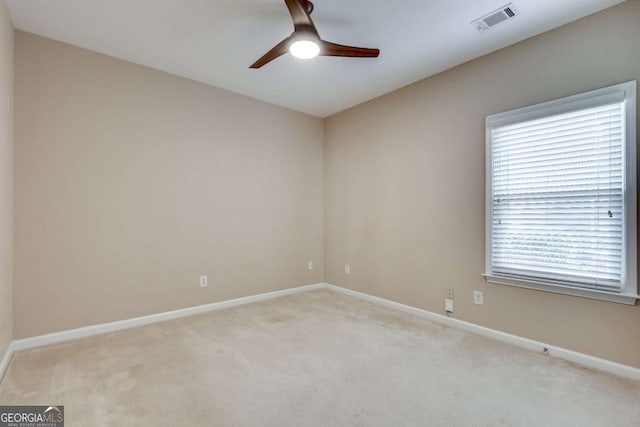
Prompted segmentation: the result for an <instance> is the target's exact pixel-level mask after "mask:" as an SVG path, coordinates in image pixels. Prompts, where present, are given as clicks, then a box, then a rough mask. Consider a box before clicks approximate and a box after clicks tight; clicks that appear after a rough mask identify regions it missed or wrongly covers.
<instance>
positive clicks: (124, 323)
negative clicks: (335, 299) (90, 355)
mask: <svg viewBox="0 0 640 427" xmlns="http://www.w3.org/2000/svg"><path fill="white" fill-rule="evenodd" d="M323 288H325V285H324V284H323V283H317V284H314V285H307V286H299V287H297V288H289V289H283V290H280V291H273V292H266V293H263V294H257V295H250V296H247V297H242V298H236V299H232V300H227V301H220V302H214V303H211V304H205V305H199V306H196V307H188V308H183V309H179V310H174V311H167V312H164V313H157V314H151V315H148V316H142V317H135V318H133V319H126V320H118V321H116V322H110V323H101V324H98V325H91V326H85V327H82V328H77V329H69V330H66V331H60V332H53V333H50V334H45V335H38V336H35V337H30V338H23V339H19V340H15V341H13V343H12V344H13V351H20V350H26V349H29V348H34V347H41V346H44V345H49V344H56V343H60V342H64V341H71V340H76V339H79V338H85V337H89V336H92V335H100V334H105V333H108V332H113V331H119V330H121V329H129V328H135V327H138V326H144V325H148V324H151V323H157V322H163V321H165V320H171V319H178V318H181V317H187V316H193V315H194V314H201V313H207V312H210V311H216V310H222V309H225V308H230V307H237V306H239V305H244V304H251V303H253V302H258V301H266V300H270V299H273V298H278V297H282V296H285V295H291V294H296V293H300V292H306V291H312V290H315V289H323Z"/></svg>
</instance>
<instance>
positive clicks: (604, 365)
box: [325, 283, 640, 381]
mask: <svg viewBox="0 0 640 427" xmlns="http://www.w3.org/2000/svg"><path fill="white" fill-rule="evenodd" d="M325 287H326V288H327V289H330V290H332V291H335V292H339V293H342V294H345V295H350V296H352V297H355V298H359V299H362V300H365V301H369V302H372V303H375V304H380V305H384V306H387V307H390V308H394V309H396V310H400V311H403V312H405V313H411V314H414V315H417V316H420V317H423V318H426V319H429V320H431V321H433V322H436V323H439V324H442V325H446V326H451V327H454V328H457V329H462V330H464V331H468V332H471V333H474V334H477V335H482V336H483V337H487V338H491V339H494V340H497V341H502V342H505V343H509V344H513V345H516V346H518V347H521V348H524V349H527V350H531V351H536V352H540V353H541V352H543V351H544V349H545V348H546V349H547V350H548V352H549V355H551V356H555V357H559V358H561V359H564V360H568V361H570V362H574V363H577V364H579V365H582V366H584V367H588V368H592V369H597V370H599V371H604V372H608V373H610V374H614V375H618V376H621V377H625V378H628V379H631V380H634V381H640V369H638V368H635V367H633V366H628V365H623V364H621V363H616V362H612V361H610V360H606V359H601V358H599V357H594V356H589V355H588V354H584V353H578V352H577V351H572V350H567V349H565V348H562V347H556V346H554V345H549V344H545V343H542V342H539V341H534V340H530V339H527V338H522V337H519V336H517V335H511V334H507V333H505V332H500V331H496V330H495V329H490V328H486V327H484V326H480V325H476V324H475V323H470V322H465V321H464V320H460V319H455V318H452V317H447V316H444V315H442V314H437V313H433V312H430V311H426V310H422V309H419V308H416V307H411V306H409V305H405V304H401V303H398V302H395V301H391V300H388V299H384V298H380V297H375V296H372V295H369V294H365V293H363V292H358V291H354V290H352V289H347V288H343V287H340V286H335V285H331V284H329V283H325Z"/></svg>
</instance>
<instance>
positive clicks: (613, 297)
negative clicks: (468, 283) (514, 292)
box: [483, 274, 640, 305]
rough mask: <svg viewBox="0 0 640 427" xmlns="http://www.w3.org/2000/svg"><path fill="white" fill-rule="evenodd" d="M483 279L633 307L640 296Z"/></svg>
mask: <svg viewBox="0 0 640 427" xmlns="http://www.w3.org/2000/svg"><path fill="white" fill-rule="evenodd" d="M483 276H484V279H485V280H486V281H487V282H489V283H496V284H498V285H507V286H515V287H518V288H526V289H534V290H536V291H543V292H552V293H556V294H564V295H571V296H575V297H582V298H591V299H597V300H602V301H609V302H617V303H620V304H628V305H635V303H636V301H637V300H638V298H640V295H636V294H630V293H624V294H623V293H620V294H617V293H613V292H604V291H597V290H593V289H577V288H571V287H568V286H562V285H552V284H549V283H542V282H533V281H528V280H527V281H525V280H518V279H513V278H510V277H502V276H494V275H492V274H483Z"/></svg>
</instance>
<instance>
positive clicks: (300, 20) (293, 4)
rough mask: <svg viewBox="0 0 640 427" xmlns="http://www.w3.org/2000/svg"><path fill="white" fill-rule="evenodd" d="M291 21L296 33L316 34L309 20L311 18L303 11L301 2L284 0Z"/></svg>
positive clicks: (313, 25)
mask: <svg viewBox="0 0 640 427" xmlns="http://www.w3.org/2000/svg"><path fill="white" fill-rule="evenodd" d="M284 2H285V3H286V5H287V8H288V9H289V13H290V14H291V19H293V27H294V29H295V31H296V32H299V31H310V32H312V33H314V34H318V31H317V30H316V26H315V24H314V23H313V21H312V20H311V16H310V15H309V13H308V12H307V10H306V9H305V7H304V5H303V4H302V1H301V0H284Z"/></svg>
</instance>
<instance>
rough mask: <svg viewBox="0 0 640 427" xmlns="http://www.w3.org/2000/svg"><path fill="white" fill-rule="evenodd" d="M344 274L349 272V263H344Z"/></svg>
mask: <svg viewBox="0 0 640 427" xmlns="http://www.w3.org/2000/svg"><path fill="white" fill-rule="evenodd" d="M344 272H345V274H351V266H350V265H349V264H345V265H344Z"/></svg>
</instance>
